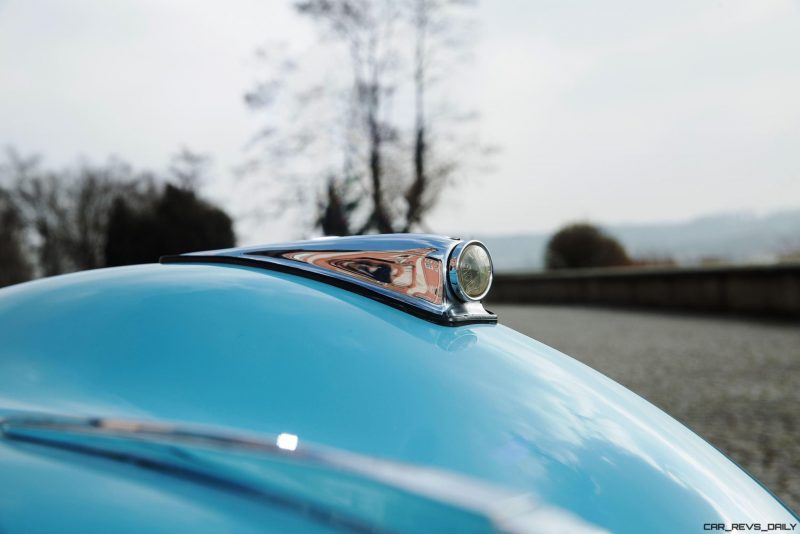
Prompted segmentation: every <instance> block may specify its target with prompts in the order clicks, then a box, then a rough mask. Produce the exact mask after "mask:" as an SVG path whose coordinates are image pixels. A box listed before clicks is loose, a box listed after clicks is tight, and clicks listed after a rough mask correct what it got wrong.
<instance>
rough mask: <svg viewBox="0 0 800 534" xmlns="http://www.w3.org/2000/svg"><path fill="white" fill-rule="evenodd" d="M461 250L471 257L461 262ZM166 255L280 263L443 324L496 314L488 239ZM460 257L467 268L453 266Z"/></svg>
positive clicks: (393, 238) (350, 242)
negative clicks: (489, 306) (489, 298)
mask: <svg viewBox="0 0 800 534" xmlns="http://www.w3.org/2000/svg"><path fill="white" fill-rule="evenodd" d="M476 251H477V252H476ZM462 252H465V253H467V256H468V258H467V261H463V262H459V261H458V259H459V258H460V256H461V254H462ZM478 253H479V254H478ZM475 254H478V256H476V258H477V259H476V258H473V256H475ZM161 262H162V263H187V262H188V263H191V262H195V263H197V262H204V263H205V262H210V263H236V264H244V265H251V266H255V267H262V268H266V269H275V270H281V271H286V272H291V273H296V274H299V275H303V276H307V277H311V278H314V279H317V280H322V281H325V282H329V283H335V284H336V285H339V286H341V287H344V288H346V289H349V290H354V291H357V292H359V293H361V294H364V295H366V296H368V297H371V298H374V299H376V300H380V301H381V302H385V303H387V304H392V305H394V306H396V307H398V308H400V309H402V310H404V311H408V312H411V313H414V314H415V315H419V316H421V317H423V318H426V319H428V320H431V321H434V322H437V323H440V324H445V325H455V324H464V323H476V322H489V323H493V322H497V316H496V315H494V314H493V313H491V312H488V311H487V310H486V309H485V308H484V307H483V305H482V304H481V303H480V300H481V299H482V298H483V297H484V296H485V295H486V293H487V292H488V291H489V287H490V285H491V280H492V273H491V269H492V265H491V258H489V255H488V252H487V251H486V247H484V246H483V245H482V244H480V243H478V242H476V241H462V240H460V239H452V238H449V237H442V236H434V235H424V234H390V235H369V236H353V237H342V238H331V239H323V240H311V241H299V242H295V243H285V244H279V245H264V246H258V247H245V248H235V249H226V250H216V251H209V252H196V253H192V254H183V255H180V256H165V257H163V258H161ZM459 265H462V266H463V269H462V270H464V272H461V273H458V272H448V269H450V270H451V271H452V270H453V269H455V270H458V269H460V268H459V267H458V266H459ZM448 266H452V267H448ZM459 276H460V277H461V282H459ZM465 281H466V283H467V286H468V290H469V291H468V292H465V291H464V288H463V287H462V286H463V285H464V283H465ZM473 286H475V287H473Z"/></svg>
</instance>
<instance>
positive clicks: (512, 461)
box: [0, 264, 797, 532]
mask: <svg viewBox="0 0 800 534" xmlns="http://www.w3.org/2000/svg"><path fill="white" fill-rule="evenodd" d="M500 319H501V321H502V317H501V318H500ZM0 410H3V411H5V412H9V411H14V410H26V411H44V412H57V413H62V414H69V415H81V416H106V417H128V418H146V419H156V420H158V419H162V420H171V421H185V422H190V423H198V424H205V425H215V426H224V427H227V428H230V429H234V430H236V429H238V430H243V431H247V432H257V433H258V432H263V433H268V434H276V433H280V432H288V433H292V434H296V435H298V436H299V437H300V440H301V442H303V441H304V440H308V441H310V442H314V443H318V444H323V445H327V446H331V447H337V448H340V449H346V450H351V451H354V452H356V453H360V454H365V455H370V456H377V457H381V458H386V459H390V460H396V461H402V462H408V463H414V464H419V465H423V466H433V467H437V468H440V469H444V470H449V471H453V472H456V473H461V474H466V475H469V476H472V477H475V478H478V479H481V480H485V481H487V482H491V483H493V484H496V485H501V486H504V487H506V488H509V489H512V490H514V491H518V492H521V493H522V492H524V493H528V494H532V495H534V496H535V497H536V498H537V499H540V500H541V501H542V502H545V503H547V504H550V505H553V506H556V507H558V508H561V509H564V510H568V511H570V512H572V513H573V514H576V515H577V516H579V517H581V518H582V519H583V520H585V521H586V522H588V523H590V524H593V525H596V526H598V527H601V528H603V529H607V530H610V531H614V532H642V531H649V532H688V531H700V530H702V529H703V524H704V523H715V522H725V523H731V522H760V523H790V522H795V523H796V522H797V521H796V518H794V517H793V516H792V514H790V513H789V512H788V511H787V510H786V509H785V508H783V507H782V506H781V504H780V503H778V501H776V500H775V499H774V498H773V497H772V496H771V495H770V494H769V493H768V492H767V491H765V490H764V489H763V488H762V487H761V486H760V485H759V484H758V483H756V482H755V481H753V480H752V479H751V478H750V477H749V476H748V475H747V474H746V473H744V472H743V471H742V470H741V469H739V468H738V467H737V466H735V465H734V464H733V463H732V462H730V461H729V460H728V459H726V458H725V457H724V456H723V455H722V454H720V453H719V452H718V451H716V450H715V449H714V448H712V447H711V446H709V445H708V444H707V443H705V442H704V441H703V440H702V439H700V438H699V437H697V436H696V435H694V434H693V433H692V432H690V431H689V430H687V429H686V428H685V427H683V426H682V425H680V424H679V423H677V422H676V421H675V420H673V419H672V418H670V417H669V416H667V415H666V414H664V413H663V412H661V411H660V410H658V409H656V408H655V407H653V406H652V405H650V404H649V403H647V402H646V401H644V400H642V399H641V398H639V397H638V396H636V395H634V394H633V393H631V392H630V391H628V390H626V389H625V388H623V387H621V386H619V385H618V384H616V383H615V382H613V381H611V380H610V379H608V378H606V377H604V376H602V375H601V374H599V373H597V372H595V371H593V370H592V369H590V368H588V367H586V366H584V365H583V364H581V363H579V362H577V361H575V360H573V359H571V358H569V357H567V356H564V355H563V354H561V353H559V352H557V351H555V350H553V349H551V348H549V347H547V346H545V345H543V344H541V343H538V342H536V341H534V340H531V339H529V338H527V337H525V336H523V335H521V334H519V333H517V332H514V331H513V330H510V329H508V328H505V327H503V326H501V325H490V324H482V325H471V326H461V327H455V328H454V327H444V326H438V325H435V324H433V323H430V322H426V321H424V320H421V319H418V318H415V317H413V316H410V315H408V314H405V313H403V312H401V311H399V310H396V309H393V308H390V307H387V306H385V305H382V304H380V303H377V302H375V301H372V300H370V299H368V298H365V297H362V296H360V295H356V294H353V293H349V292H347V291H345V290H342V289H338V288H335V287H330V286H327V285H325V284H323V283H320V282H316V281H312V280H308V279H304V278H299V277H296V276H293V275H290V274H281V273H276V272H265V271H262V270H258V269H255V268H248V267H240V266H225V265H191V264H175V265H148V266H137V267H125V268H117V269H105V270H99V271H91V272H84V273H79V274H75V275H68V276H62V277H56V278H51V279H46V280H42V281H39V282H33V283H28V284H22V285H19V286H14V287H10V288H6V289H3V290H0ZM85 463H86V465H76V463H75V460H74V459H73V460H65V459H64V458H61V457H60V456H59V455H57V454H54V453H43V452H38V453H35V451H30V450H27V449H25V450H23V449H20V448H18V447H17V448H15V447H9V446H7V445H2V446H0V476H2V477H3V479H4V480H13V481H15V486H16V488H17V489H13V487H12V486H10V485H9V484H5V483H4V484H3V485H2V488H0V526H2V527H4V530H11V529H10V528H9V526H10V527H20V526H21V525H23V524H24V523H21V522H20V521H26V520H30V517H33V516H31V515H29V514H34V513H35V512H34V508H35V506H36V503H38V502H41V503H44V504H42V506H48V507H49V506H51V503H53V504H52V506H57V508H56V510H58V511H59V512H60V513H63V514H64V516H63V517H65V518H66V519H67V523H68V522H69V520H72V519H75V520H78V519H80V517H82V516H83V515H84V514H88V513H89V512H90V510H88V509H87V506H86V505H85V504H83V503H87V502H88V503H95V504H94V505H93V506H94V507H93V508H92V510H95V513H100V514H101V515H102V514H103V513H106V512H103V511H100V512H96V508H97V506H98V505H97V503H100V504H99V506H100V508H102V505H103V503H106V504H108V503H109V502H112V503H113V504H115V505H118V506H116V507H114V506H111V507H109V508H108V512H107V513H108V515H107V516H106V517H104V519H105V520H106V521H108V522H112V521H113V517H114V513H115V512H114V511H115V510H116V511H117V512H118V511H119V510H122V509H124V508H125V504H126V503H127V504H130V509H135V510H137V512H136V513H137V514H138V515H137V516H136V517H133V515H132V514H128V515H125V514H123V516H121V520H124V519H128V518H129V519H131V521H133V523H132V525H133V528H134V529H136V528H135V527H136V526H139V527H145V526H146V525H147V524H148V523H147V522H148V521H162V520H163V521H173V523H169V524H168V525H167V524H166V523H165V525H166V526H167V530H169V528H168V527H169V526H171V525H174V526H175V527H176V528H178V527H186V528H188V526H187V525H185V524H179V523H176V522H177V521H179V519H180V518H183V519H185V520H186V521H192V520H194V519H197V521H198V522H200V523H202V521H204V520H206V518H208V517H212V518H213V521H218V523H214V524H215V525H219V526H220V528H221V529H222V530H226V529H238V528H240V527H241V528H246V527H256V526H258V525H260V526H261V527H264V526H265V525H283V524H284V523H281V521H299V520H298V519H297V518H293V517H287V516H286V515H285V514H284V513H283V512H280V511H274V510H261V509H255V508H253V507H252V505H249V504H247V503H244V504H242V503H238V504H236V503H234V502H233V500H231V499H227V498H225V499H223V498H221V497H219V498H218V499H217V497H218V495H216V494H214V496H212V497H213V498H212V497H210V496H209V495H208V494H206V493H203V491H202V490H200V489H197V488H192V487H189V486H187V484H186V483H184V482H180V481H176V482H169V483H167V482H164V481H158V482H154V481H152V480H150V478H148V477H153V476H155V475H151V474H140V475H137V476H136V477H134V478H131V479H130V480H129V477H130V474H129V473H128V472H127V471H126V473H128V474H126V475H124V476H117V475H119V474H118V473H116V474H115V473H113V472H110V471H109V470H107V469H106V468H103V469H100V468H98V467H97V466H92V465H89V464H91V463H92V462H90V461H89V460H86V461H85ZM62 488H63V491H61V489H62ZM68 488H74V489H73V490H72V491H69V489H68ZM112 492H113V493H112ZM111 495H115V496H116V497H111ZM26 496H27V497H26ZM62 498H68V499H67V501H65V502H63V503H62V502H61V501H60V500H59V499H62ZM155 503H159V504H155ZM162 504H163V506H161V505H162ZM70 506H72V507H73V508H70ZM70 510H72V511H70ZM59 512H57V513H56V517H58V513H59ZM195 514H196V517H195ZM26 518H29V519H26ZM37 520H39V521H45V520H44V519H42V518H41V517H39V518H38V519H37ZM209 521H211V519H209ZM226 521H227V522H229V523H225V522H226ZM3 522H6V524H3ZM104 524H108V523H104ZM286 525H288V523H286ZM40 526H43V527H46V526H47V524H46V523H42V524H40ZM305 526H306V525H294V527H296V528H297V529H302V528H305ZM308 527H309V528H315V527H316V525H308ZM141 529H144V528H141ZM278 530H280V528H278Z"/></svg>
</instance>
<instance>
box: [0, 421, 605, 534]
mask: <svg viewBox="0 0 800 534" xmlns="http://www.w3.org/2000/svg"><path fill="white" fill-rule="evenodd" d="M285 436H290V435H288V434H278V435H274V436H264V435H259V436H245V435H241V434H238V433H233V432H229V431H223V430H217V429H210V428H203V427H199V426H195V425H182V424H171V423H162V422H150V421H143V420H133V419H116V418H98V417H91V418H83V417H71V416H61V415H51V414H40V413H12V414H7V415H5V416H4V417H2V418H0V443H2V442H4V441H5V442H8V443H17V444H21V445H29V446H34V447H39V446H41V447H48V448H55V449H63V450H64V451H66V452H72V453H78V454H84V455H88V456H92V457H98V458H102V459H107V460H113V461H118V462H123V463H127V464H131V465H134V466H136V467H140V468H144V469H151V470H157V471H160V472H162V473H164V474H167V475H171V476H178V477H182V478H185V479H187V480H190V481H194V482H197V483H204V484H209V483H210V484H212V485H214V486H215V487H217V488H219V489H225V490H228V491H232V492H235V493H241V494H244V495H245V496H247V497H249V498H256V499H260V500H264V501H265V503H266V504H270V505H279V506H287V507H289V508H291V509H293V510H294V511H296V512H299V513H303V514H305V515H307V516H309V517H310V518H311V519H314V520H317V521H322V522H324V523H327V524H330V525H333V526H336V527H339V528H344V529H345V530H350V531H357V532H358V531H360V532H384V531H388V532H392V531H396V530H397V528H393V527H397V526H398V525H397V524H395V525H391V524H387V523H386V522H387V521H388V522H389V523H391V521H390V518H392V517H395V518H397V517H402V514H401V515H397V514H391V513H387V514H386V515H384V514H383V511H385V510H383V508H382V506H385V507H398V510H396V511H402V510H414V511H415V513H416V514H417V515H416V516H415V517H407V518H405V519H403V521H406V520H407V521H412V522H414V523H418V524H425V522H426V521H430V520H437V521H439V520H442V519H443V518H444V517H445V516H446V517H448V518H450V519H451V520H453V521H454V522H455V523H457V524H461V525H462V526H463V525H464V524H465V523H464V522H465V521H466V522H467V523H466V524H468V525H472V526H473V527H480V528H479V530H478V531H487V532H489V531H491V532H507V533H530V532H542V528H543V527H545V526H547V527H548V528H549V527H552V526H553V521H554V520H557V521H558V522H559V525H558V526H559V527H561V530H559V529H556V530H557V531H559V532H561V531H563V532H597V530H595V529H594V528H593V527H592V526H591V525H588V524H587V523H585V522H584V521H582V520H581V519H579V518H578V517H576V516H574V515H572V514H571V513H569V512H567V511H566V510H562V509H560V508H555V507H553V506H550V505H546V504H544V503H542V502H541V501H540V500H539V499H536V498H534V496H533V495H531V494H529V493H520V492H518V491H512V490H509V489H507V488H503V487H498V486H496V485H493V484H490V483H488V482H484V481H482V480H478V479H475V478H472V477H469V476H465V475H461V474H457V473H453V472H449V471H444V470H441V469H436V468H430V467H423V466H417V465H412V464H405V463H400V462H396V461H389V460H383V459H379V458H375V457H372V456H365V455H362V454H355V453H351V452H348V451H343V450H340V449H334V448H331V447H323V446H319V445H312V444H309V443H307V442H305V441H302V440H300V439H299V438H298V437H297V436H292V438H293V439H291V440H286V439H283V443H282V438H285ZM264 462H266V463H264ZM337 488H340V489H341V488H345V489H346V490H347V493H349V494H351V496H353V495H358V496H359V498H357V499H356V500H355V502H354V503H352V504H351V506H347V505H346V503H345V506H344V508H343V507H342V505H343V501H342V500H341V494H340V493H337ZM382 492H383V493H382ZM381 495H384V497H381ZM398 495H399V496H400V497H398ZM376 499H377V500H376ZM398 499H400V500H398ZM365 502H366V503H372V504H373V505H377V508H376V506H369V507H367V508H364V507H363V506H360V505H363V503H365ZM404 524H405V523H404ZM387 527H388V528H387Z"/></svg>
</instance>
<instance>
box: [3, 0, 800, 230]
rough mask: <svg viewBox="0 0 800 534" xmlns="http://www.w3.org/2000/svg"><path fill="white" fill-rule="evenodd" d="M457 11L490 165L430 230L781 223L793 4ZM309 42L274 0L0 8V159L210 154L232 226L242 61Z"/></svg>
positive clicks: (142, 160) (797, 8)
mask: <svg viewBox="0 0 800 534" xmlns="http://www.w3.org/2000/svg"><path fill="white" fill-rule="evenodd" d="M477 15H478V17H477V18H478V20H479V25H480V26H479V28H480V32H479V36H478V38H477V40H476V43H475V54H474V55H475V57H474V62H475V65H474V68H473V69H471V70H470V75H469V77H464V78H463V81H461V82H460V84H461V85H463V87H462V88H458V89H457V92H458V93H459V94H460V95H461V97H462V98H464V99H466V100H468V101H470V102H471V103H472V104H473V105H474V107H475V108H477V109H478V110H479V111H480V112H481V114H482V119H481V123H480V125H481V133H482V137H483V138H484V139H486V140H488V141H490V142H492V143H493V144H495V145H497V146H499V147H500V148H501V149H502V150H501V152H500V154H499V155H498V156H497V157H496V160H495V165H494V166H495V170H494V172H493V173H491V174H487V175H486V176H484V177H482V178H476V179H474V180H473V181H472V182H470V183H469V184H466V185H462V186H460V187H459V188H458V189H456V190H450V191H449V192H448V193H447V194H446V196H445V198H444V199H443V202H442V203H441V205H440V207H439V208H438V209H437V210H436V212H435V213H434V214H432V216H431V217H430V219H429V226H430V227H431V228H432V229H433V230H435V231H439V232H444V233H459V234H462V233H476V232H477V233H515V232H526V231H537V230H550V229H552V228H554V227H555V226H557V225H559V224H561V223H564V222H566V221H569V220H575V219H592V220H596V221H599V222H601V223H620V222H650V221H664V220H678V219H684V218H689V217H693V216H697V215H703V214H707V213H712V212H719V211H734V210H748V211H755V212H764V211H770V210H775V209H781V208H792V207H800V2H798V1H797V0H751V1H736V0H731V1H729V0H717V1H710V0H709V1H701V0H685V1H683V0H662V1H660V2H654V1H641V0H629V1H616V0H608V1H603V2H598V1H589V0H586V1H581V2H578V1H565V0H550V1H539V0H526V1H521V0H493V1H489V0H484V1H483V2H482V4H481V5H480V7H479V8H478V11H477ZM312 36H313V33H312V32H311V30H310V28H309V26H308V24H307V22H306V21H304V20H300V19H298V18H297V17H296V16H295V15H294V14H293V13H292V11H291V9H290V3H289V2H283V1H278V0H271V1H269V0H262V1H256V0H226V1H225V2H201V1H198V0H170V1H164V0H114V1H107V0H70V1H69V2H65V1H63V0H0V146H14V147H16V148H17V149H18V150H20V151H22V152H24V153H31V152H36V153H40V154H42V155H44V156H45V157H46V161H47V162H49V164H52V165H57V166H58V165H63V164H67V163H70V162H74V161H76V160H77V158H78V157H79V156H82V157H86V158H88V159H90V160H92V161H104V160H105V159H106V158H107V157H108V156H109V155H117V156H119V157H121V158H123V159H125V160H127V161H130V162H132V163H134V164H135V165H136V166H139V167H149V168H156V169H160V168H164V167H165V166H166V164H167V162H168V160H169V157H170V155H171V154H174V153H175V152H176V151H177V149H178V148H179V147H181V146H186V147H189V148H191V149H193V150H196V151H200V152H206V153H208V154H210V155H212V156H213V157H214V168H213V171H214V172H213V176H214V177H215V178H214V180H213V182H212V183H209V184H208V186H207V189H206V192H207V194H208V195H209V196H213V197H214V198H216V199H218V200H219V201H220V202H222V203H223V204H224V205H225V207H226V208H228V209H229V210H230V211H231V212H232V213H233V214H234V215H235V214H236V211H237V202H238V201H237V194H239V193H240V192H238V191H237V189H236V188H235V187H233V185H232V183H233V181H232V178H231V172H230V169H231V168H232V167H234V166H236V165H237V164H239V163H241V162H242V161H243V159H244V153H243V147H244V146H245V144H246V143H247V141H248V140H249V139H250V138H251V137H252V135H253V134H254V132H255V131H256V130H257V129H258V127H259V124H260V122H259V121H260V119H259V118H258V117H257V116H254V115H253V114H252V113H251V112H249V111H248V110H247V109H246V108H245V106H244V104H243V101H242V94H243V93H244V91H246V90H247V89H249V88H250V87H251V86H252V83H253V81H254V80H255V79H256V77H257V76H258V74H259V71H258V65H257V63H256V61H255V60H254V54H253V52H254V50H255V48H256V47H257V46H258V45H260V44H261V43H263V42H265V41H280V40H286V41H294V42H297V41H310V40H311V39H312V38H313V37H312ZM240 230H241V231H242V233H243V234H244V235H242V236H241V237H242V241H244V242H246V243H247V242H254V241H272V240H276V239H283V238H289V237H297V236H299V235H300V234H301V233H302V229H300V228H296V227H294V226H293V225H292V223H291V221H278V222H272V223H270V222H265V223H264V224H262V225H261V226H260V227H256V226H254V225H253V224H250V225H245V226H242V227H240Z"/></svg>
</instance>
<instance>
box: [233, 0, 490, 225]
mask: <svg viewBox="0 0 800 534" xmlns="http://www.w3.org/2000/svg"><path fill="white" fill-rule="evenodd" d="M470 5H471V3H470V2H467V1H464V0H460V1H459V0H404V1H400V2H398V1H392V0H305V1H301V2H298V3H296V4H295V7H296V9H297V11H298V13H300V14H301V15H303V16H306V17H308V18H309V19H311V20H313V21H314V22H315V23H316V24H317V26H318V27H319V28H321V29H322V30H323V34H322V35H323V43H324V44H325V47H326V49H327V52H328V55H329V56H332V57H335V58H338V60H332V61H331V62H333V61H336V64H337V72H336V74H335V75H334V76H332V77H328V78H326V79H323V80H322V81H321V82H320V81H318V76H315V75H314V74H316V73H318V72H319V71H320V68H319V65H318V63H315V60H314V59H313V58H308V57H306V58H304V59H303V60H301V61H298V60H293V61H287V60H285V59H279V60H277V61H276V60H275V56H270V59H271V60H272V76H273V77H272V78H270V79H269V80H268V81H265V82H262V83H260V84H258V85H257V86H256V87H255V88H254V90H253V91H251V92H250V93H248V94H247V95H246V101H247V103H248V104H249V105H250V106H251V107H252V108H254V109H263V110H266V111H267V113H268V115H267V116H268V117H269V119H271V122H270V124H269V127H268V128H265V129H264V130H263V131H262V132H261V133H260V134H259V136H258V137H257V139H256V141H255V145H256V146H257V147H258V149H259V150H260V151H261V153H263V154H265V155H266V157H265V158H263V159H262V160H261V165H260V166H259V165H257V164H256V165H254V166H253V167H255V168H256V169H260V170H262V171H263V169H264V168H266V170H267V172H269V173H270V174H271V175H273V176H274V175H277V174H280V170H279V169H280V168H282V167H281V164H285V163H286V162H287V161H288V162H289V164H290V165H289V166H290V167H291V168H293V169H298V168H300V169H305V171H306V172H305V173H303V172H299V173H298V172H290V173H287V176H288V177H289V179H290V181H293V182H294V185H295V186H296V189H299V190H301V191H300V192H299V194H296V196H295V200H296V201H298V202H301V203H302V202H304V201H306V199H307V197H308V196H309V195H308V192H309V190H310V191H312V193H311V196H316V198H317V210H318V216H317V218H316V219H315V221H314V222H315V224H316V225H317V226H318V227H320V228H321V229H322V230H323V232H325V233H341V232H348V233H351V232H352V233H365V232H370V231H378V232H393V231H410V230H413V229H416V228H419V227H420V226H421V225H422V223H423V219H424V216H425V215H426V214H427V213H428V212H429V211H430V209H431V208H432V207H433V206H434V205H435V203H436V201H437V199H438V195H439V192H440V191H441V190H442V188H443V187H444V186H445V185H446V184H447V183H448V182H449V181H451V179H452V177H453V176H454V175H455V173H456V172H457V171H465V170H467V169H465V168H464V167H461V166H460V165H459V163H463V158H462V159H459V158H457V157H455V154H450V155H448V153H447V147H446V145H448V144H450V145H453V144H457V142H456V143H453V141H452V140H453V139H458V138H461V140H463V139H466V137H464V136H460V135H459V132H460V129H461V127H462V126H463V123H460V121H459V120H458V117H459V115H458V114H455V113H449V112H448V111H449V110H446V109H444V108H445V106H438V105H435V103H432V102H431V101H432V93H433V92H434V91H433V90H434V88H439V86H440V85H443V84H444V82H446V81H447V76H446V74H447V73H448V67H449V66H451V65H452V63H454V62H453V61H452V58H453V57H455V56H456V54H452V53H451V54H448V52H452V51H453V50H457V49H460V48H461V44H463V41H459V40H458V39H456V38H454V37H455V36H457V35H458V34H459V32H463V30H464V29H466V28H468V27H469V26H468V24H467V22H466V19H467V17H465V16H464V14H465V13H466V11H465V10H464V8H465V7H469V6H470ZM458 10H461V12H458ZM267 55H269V54H262V57H264V56H267ZM278 57H285V56H278ZM304 65H308V66H309V67H310V69H309V70H311V71H313V72H312V74H311V75H309V73H308V72H305V71H303V69H302V67H303V66H304ZM345 66H346V68H347V70H348V71H349V80H350V81H349V83H346V84H344V85H342V84H341V81H342V79H343V76H342V70H343V67H345ZM337 82H338V83H337ZM430 108H436V111H437V112H436V113H430V112H429V109H430ZM287 109H289V110H294V111H289V112H287V111H286V110H287ZM320 109H322V111H320ZM309 110H313V111H310V113H309ZM331 111H332V112H331ZM304 115H305V118H308V117H309V115H310V118H311V120H310V121H308V120H300V119H299V117H301V116H304ZM463 116H464V114H461V115H460V117H463ZM409 118H412V120H411V121H409V120H408V119H409ZM434 132H435V133H438V134H439V135H438V136H437V135H434ZM333 152H337V153H338V156H337V157H331V153H333ZM479 152H480V150H477V151H475V153H479ZM461 153H462V154H463V153H464V151H463V150H462V151H461ZM276 156H277V157H276ZM322 160H325V161H327V162H328V163H327V165H326V166H324V167H323V168H318V167H315V165H314V164H313V163H304V162H310V161H314V162H317V161H322ZM276 163H278V164H276ZM253 167H251V169H252V168H253ZM300 175H305V176H307V178H305V179H301V178H300V177H299V176H300ZM314 191H315V192H314Z"/></svg>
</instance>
